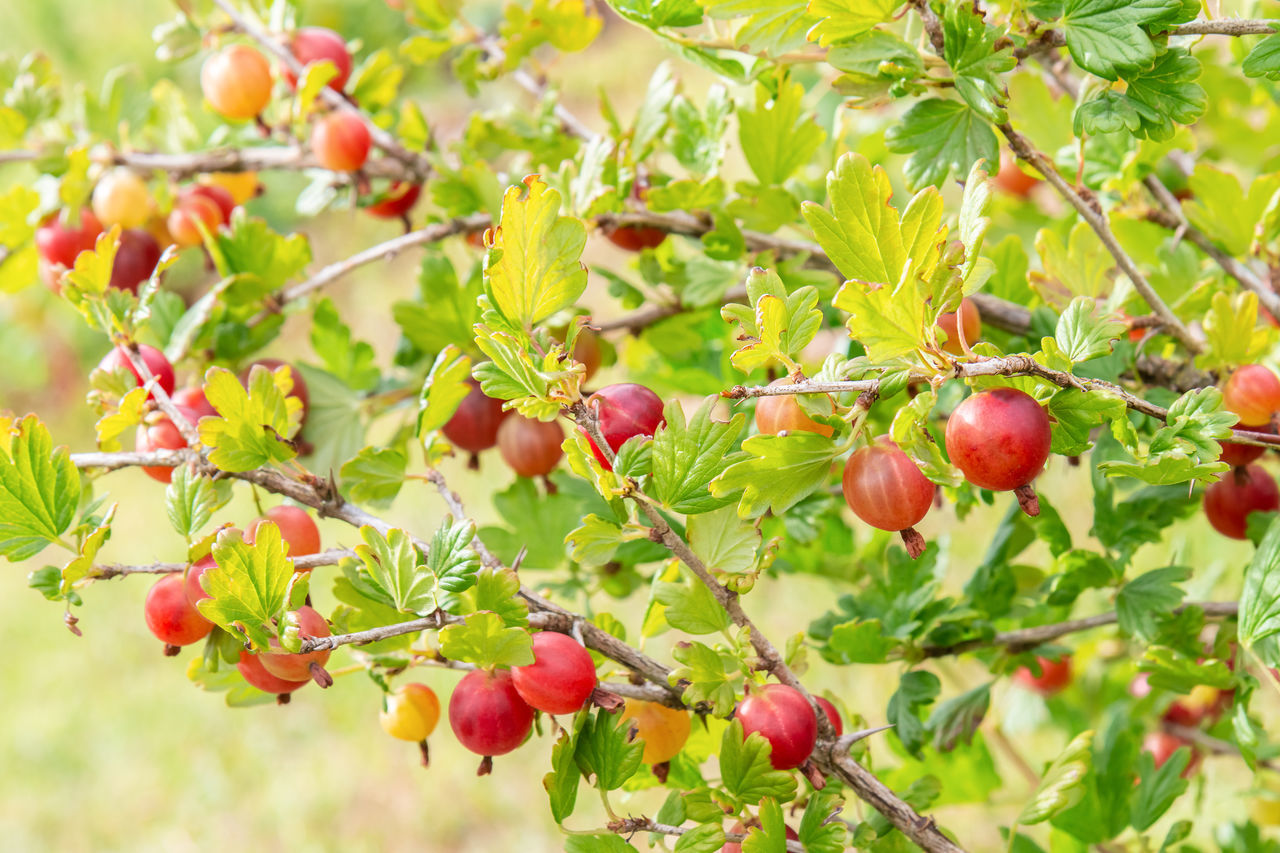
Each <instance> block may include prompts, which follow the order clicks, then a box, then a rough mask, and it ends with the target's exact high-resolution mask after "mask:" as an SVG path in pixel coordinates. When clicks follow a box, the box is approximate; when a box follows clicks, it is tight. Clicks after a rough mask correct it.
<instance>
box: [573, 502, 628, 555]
mask: <svg viewBox="0 0 1280 853" xmlns="http://www.w3.org/2000/svg"><path fill="white" fill-rule="evenodd" d="M625 541H626V539H625V538H624V536H623V533H622V525H620V524H618V523H617V522H614V521H610V520H609V519H607V518H601V517H600V516H598V515H596V514H595V513H588V514H587V515H585V516H583V519H582V525H581V526H579V527H577V528H575V529H573V530H571V531H569V534H568V535H567V536H565V538H564V544H566V545H569V546H570V547H571V548H572V549H573V560H574V562H576V563H581V564H583V565H585V566H602V565H604V564H605V563H607V562H609V561H610V560H612V559H613V555H614V554H616V553H617V551H618V546H620V545H621V544H622V543H623V542H625Z"/></svg>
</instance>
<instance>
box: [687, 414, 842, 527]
mask: <svg viewBox="0 0 1280 853" xmlns="http://www.w3.org/2000/svg"><path fill="white" fill-rule="evenodd" d="M742 449H743V450H744V451H746V452H747V453H748V454H750V457H751V458H749V459H745V460H743V461H741V462H736V463H734V464H732V465H730V466H729V467H728V468H727V469H725V470H724V471H723V472H722V473H721V474H720V475H719V476H718V477H716V478H715V479H714V480H712V481H711V483H710V489H711V494H712V495H714V496H716V497H718V498H722V497H729V496H731V495H734V494H736V493H737V492H739V491H741V492H742V497H741V498H740V500H739V503H738V514H739V515H740V516H742V517H743V518H756V517H758V516H760V515H763V514H764V513H765V512H766V511H770V510H771V511H772V512H773V513H774V514H775V515H777V514H780V513H782V512H785V511H786V510H787V509H789V508H791V507H792V506H795V505H796V504H797V503H799V502H800V501H802V500H804V499H805V498H806V497H808V496H809V495H811V494H813V491H814V490H815V489H817V488H818V487H819V486H821V485H822V484H823V483H825V482H826V479H827V475H828V474H829V473H830V471H831V462H832V460H834V459H835V458H836V456H837V455H838V452H839V451H838V448H837V447H836V446H835V445H834V444H833V443H832V441H831V440H830V439H828V438H825V437H823V436H821V435H817V434H816V433H802V432H798V433H793V434H791V435H754V436H752V437H751V438H748V439H747V440H746V441H744V442H742Z"/></svg>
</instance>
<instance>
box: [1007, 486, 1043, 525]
mask: <svg viewBox="0 0 1280 853" xmlns="http://www.w3.org/2000/svg"><path fill="white" fill-rule="evenodd" d="M1013 493H1014V494H1015V495H1017V496H1018V506H1020V507H1022V511H1023V512H1025V513H1026V514H1027V515H1029V516H1032V517H1033V518H1034V517H1035V516H1037V515H1039V514H1040V499H1039V498H1038V497H1036V490H1035V488H1034V487H1032V485H1031V484H1030V483H1025V484H1023V485H1021V486H1018V488H1016V489H1014V490H1013Z"/></svg>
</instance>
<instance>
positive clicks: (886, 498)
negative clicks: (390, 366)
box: [841, 435, 935, 559]
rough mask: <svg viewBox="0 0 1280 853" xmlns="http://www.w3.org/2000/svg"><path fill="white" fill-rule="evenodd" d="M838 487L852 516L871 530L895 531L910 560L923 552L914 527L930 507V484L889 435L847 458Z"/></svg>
mask: <svg viewBox="0 0 1280 853" xmlns="http://www.w3.org/2000/svg"><path fill="white" fill-rule="evenodd" d="M841 488H842V489H843V491H844V499H845V501H846V502H847V503H848V504H849V508H850V509H851V510H853V513H854V515H856V516H858V518H860V519H862V520H863V521H865V522H866V523H867V524H870V525H871V526H872V527H877V528H879V529H881V530H890V531H898V532H899V533H900V534H901V535H902V541H903V543H904V544H905V545H906V547H907V552H908V553H909V554H910V555H911V557H912V559H915V558H916V557H919V556H920V555H921V554H923V553H924V548H925V542H924V537H922V536H921V535H920V534H919V533H917V532H916V530H915V525H917V524H919V523H920V521H921V520H922V519H923V518H924V517H925V516H926V515H928V514H929V509H930V507H932V506H933V495H934V491H935V489H934V485H933V483H932V482H930V481H929V478H927V477H926V476H925V475H924V474H922V473H920V469H919V468H918V467H916V463H914V462H912V461H911V457H909V456H907V454H905V453H903V452H902V449H901V448H899V447H898V445H897V444H895V443H894V442H893V440H892V439H891V438H889V436H887V435H882V436H879V437H877V438H876V439H875V440H874V441H873V442H872V443H871V444H870V445H868V446H866V447H862V448H859V449H858V450H857V451H855V452H854V453H853V455H852V456H850V457H849V461H848V462H846V463H845V466H844V477H843V478H842V479H841Z"/></svg>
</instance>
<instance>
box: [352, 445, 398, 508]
mask: <svg viewBox="0 0 1280 853" xmlns="http://www.w3.org/2000/svg"><path fill="white" fill-rule="evenodd" d="M408 464H409V460H408V458H407V457H406V456H405V453H404V451H403V450H401V449H400V448H397V447H366V448H364V449H363V450H361V451H360V452H359V453H357V454H356V455H355V457H354V458H352V459H349V460H348V461H347V462H345V463H343V465H342V469H341V472H340V473H341V474H342V485H343V487H344V490H345V491H346V493H347V497H348V498H350V499H351V500H352V501H354V502H355V503H357V504H361V505H364V506H374V507H383V508H385V507H388V506H390V505H391V502H392V501H393V500H395V497H396V495H398V494H400V487H401V486H402V485H404V472H405V468H406V466H407V465H408Z"/></svg>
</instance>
